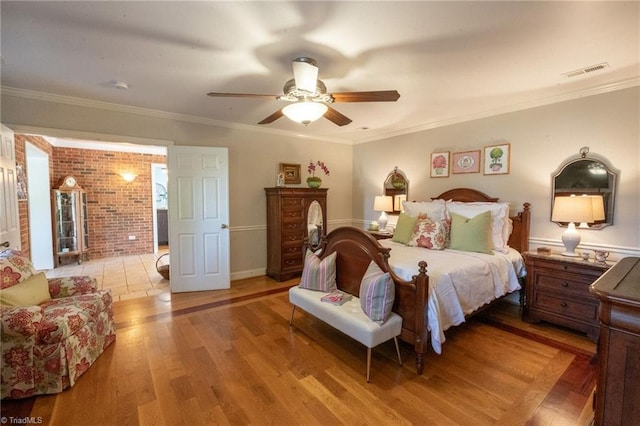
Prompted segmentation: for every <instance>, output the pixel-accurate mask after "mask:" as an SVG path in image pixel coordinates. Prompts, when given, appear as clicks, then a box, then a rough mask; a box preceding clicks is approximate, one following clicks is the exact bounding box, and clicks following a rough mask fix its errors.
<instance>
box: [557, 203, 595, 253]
mask: <svg viewBox="0 0 640 426" xmlns="http://www.w3.org/2000/svg"><path fill="white" fill-rule="evenodd" d="M591 198H592V197H588V196H575V195H571V196H558V197H555V198H554V200H553V211H552V213H551V220H552V221H554V222H568V225H567V230H566V231H564V233H563V234H562V243H563V244H564V247H565V252H564V253H562V255H563V256H571V257H578V256H580V255H579V254H578V253H576V247H577V246H578V244H580V234H579V233H578V231H577V230H576V225H575V223H576V222H577V223H583V222H584V223H585V224H587V223H592V222H594V221H595V219H594V214H593V211H594V208H593V206H594V204H596V205H597V202H594V201H593V200H592V199H591ZM600 198H601V199H602V197H600ZM603 211H604V208H603ZM603 216H604V214H603Z"/></svg>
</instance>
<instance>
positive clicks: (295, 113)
mask: <svg viewBox="0 0 640 426" xmlns="http://www.w3.org/2000/svg"><path fill="white" fill-rule="evenodd" d="M327 109H328V108H327V106H326V105H325V104H323V103H320V102H313V101H300V102H296V103H293V104H290V105H287V106H286V107H284V108H282V113H283V114H284V115H286V116H287V118H288V119H290V120H292V121H295V122H296V123H300V124H304V125H305V126H306V125H307V124H309V123H312V122H314V121H316V120H317V119H319V118H320V117H322V116H323V115H324V113H325V112H327Z"/></svg>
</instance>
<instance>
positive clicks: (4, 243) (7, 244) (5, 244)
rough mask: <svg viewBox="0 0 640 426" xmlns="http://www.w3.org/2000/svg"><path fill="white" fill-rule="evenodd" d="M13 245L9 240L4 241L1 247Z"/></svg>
mask: <svg viewBox="0 0 640 426" xmlns="http://www.w3.org/2000/svg"><path fill="white" fill-rule="evenodd" d="M10 245H11V243H10V242H9V241H4V242H2V243H0V247H9V246H10Z"/></svg>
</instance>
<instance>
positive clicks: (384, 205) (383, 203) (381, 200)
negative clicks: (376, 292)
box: [373, 195, 393, 212]
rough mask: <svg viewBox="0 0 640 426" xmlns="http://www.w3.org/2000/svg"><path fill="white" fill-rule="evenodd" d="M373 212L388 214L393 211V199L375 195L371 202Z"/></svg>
mask: <svg viewBox="0 0 640 426" xmlns="http://www.w3.org/2000/svg"><path fill="white" fill-rule="evenodd" d="M373 210H375V211H377V212H390V211H392V210H393V197H391V196H388V195H376V198H375V199H374V201H373Z"/></svg>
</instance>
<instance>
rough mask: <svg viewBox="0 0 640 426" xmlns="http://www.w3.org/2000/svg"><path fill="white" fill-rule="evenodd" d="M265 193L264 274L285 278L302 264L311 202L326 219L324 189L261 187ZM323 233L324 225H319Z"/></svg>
mask: <svg viewBox="0 0 640 426" xmlns="http://www.w3.org/2000/svg"><path fill="white" fill-rule="evenodd" d="M264 190H265V192H266V194H267V275H269V276H270V277H273V278H275V279H276V280H278V281H285V280H288V279H290V278H293V277H295V276H296V275H299V274H300V273H301V272H302V267H303V265H304V251H303V244H304V239H305V237H306V236H307V216H308V214H309V207H310V206H311V203H312V202H313V201H317V202H318V203H319V204H320V207H321V210H322V220H323V223H326V222H327V191H328V189H326V188H314V189H312V188H284V187H283V188H265V189H264ZM319 231H320V234H321V235H325V232H326V228H325V227H324V226H322V227H320V228H319Z"/></svg>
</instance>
